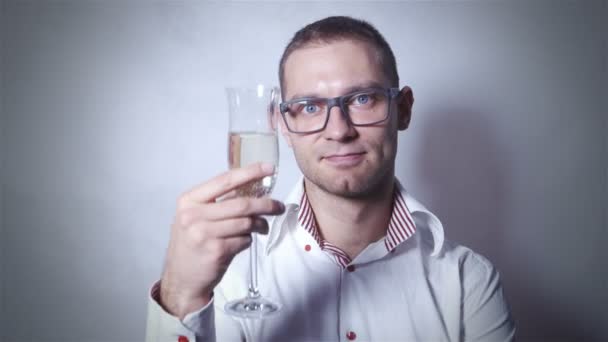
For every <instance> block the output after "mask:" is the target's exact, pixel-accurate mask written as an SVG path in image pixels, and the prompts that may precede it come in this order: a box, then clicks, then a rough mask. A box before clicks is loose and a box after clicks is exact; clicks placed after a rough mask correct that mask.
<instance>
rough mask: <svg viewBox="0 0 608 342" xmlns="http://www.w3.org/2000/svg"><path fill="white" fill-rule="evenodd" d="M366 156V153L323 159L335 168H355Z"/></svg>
mask: <svg viewBox="0 0 608 342" xmlns="http://www.w3.org/2000/svg"><path fill="white" fill-rule="evenodd" d="M364 154H365V152H350V153H340V154H331V155H327V156H325V157H323V158H322V159H323V160H324V161H326V162H327V163H330V164H332V165H335V166H341V167H345V166H354V165H357V164H359V163H360V162H362V161H363V156H364Z"/></svg>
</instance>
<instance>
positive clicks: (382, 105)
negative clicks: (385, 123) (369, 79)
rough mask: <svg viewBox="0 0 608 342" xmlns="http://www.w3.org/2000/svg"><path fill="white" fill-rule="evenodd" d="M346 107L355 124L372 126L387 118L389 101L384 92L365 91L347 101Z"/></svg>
mask: <svg viewBox="0 0 608 342" xmlns="http://www.w3.org/2000/svg"><path fill="white" fill-rule="evenodd" d="M345 107H346V109H347V110H348V114H349V116H350V119H351V121H352V122H353V124H355V125H366V124H372V123H376V122H379V121H382V120H384V119H386V118H387V116H388V110H389V99H388V96H387V94H386V92H385V91H384V90H379V89H378V90H375V89H374V90H365V91H362V92H358V93H355V94H353V95H352V96H349V97H348V98H347V99H345Z"/></svg>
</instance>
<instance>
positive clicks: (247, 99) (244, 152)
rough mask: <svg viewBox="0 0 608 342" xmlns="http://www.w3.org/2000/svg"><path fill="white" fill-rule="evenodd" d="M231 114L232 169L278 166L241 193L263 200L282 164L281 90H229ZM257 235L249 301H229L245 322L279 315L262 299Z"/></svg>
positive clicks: (251, 255) (231, 311)
mask: <svg viewBox="0 0 608 342" xmlns="http://www.w3.org/2000/svg"><path fill="white" fill-rule="evenodd" d="M226 95H227V97H228V110H229V118H230V121H229V133H228V163H229V166H230V168H231V169H233V168H239V167H244V166H246V165H248V164H252V163H257V162H264V163H269V164H272V165H274V166H275V173H274V174H273V175H270V176H267V177H264V178H262V179H261V180H257V181H253V182H250V183H248V184H245V185H244V186H241V187H240V188H239V189H237V194H238V196H251V197H262V196H266V195H268V194H270V192H271V191H272V188H273V187H274V184H275V181H276V175H277V166H278V162H279V145H278V140H277V132H276V127H277V124H276V118H277V115H276V112H277V110H276V108H277V106H278V101H279V98H280V96H279V89H278V88H276V87H267V86H264V85H261V84H259V85H257V86H255V87H251V88H247V87H239V88H227V89H226ZM256 236H257V234H255V233H253V234H251V246H250V247H249V268H250V269H249V275H250V276H249V286H248V291H247V296H246V297H245V298H241V299H237V300H233V301H229V302H228V303H226V305H225V310H226V312H227V313H228V314H231V315H233V316H237V317H243V318H263V317H265V316H268V315H270V314H273V313H276V312H278V311H279V309H280V305H279V304H278V303H275V302H273V301H271V300H269V299H268V298H264V297H262V295H261V294H260V291H259V289H258V277H257V255H256V251H257V246H256V245H257V243H256V242H257V237H256Z"/></svg>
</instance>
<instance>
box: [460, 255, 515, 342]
mask: <svg viewBox="0 0 608 342" xmlns="http://www.w3.org/2000/svg"><path fill="white" fill-rule="evenodd" d="M462 271H463V273H462V274H463V285H464V294H463V295H464V300H463V307H462V310H463V312H462V315H463V316H462V317H463V331H462V339H463V340H464V341H512V340H513V338H514V335H515V324H514V322H513V318H512V317H511V313H510V311H509V307H508V305H507V301H506V299H505V296H504V293H503V289H502V286H501V284H500V276H499V274H498V272H497V271H496V269H495V268H494V267H493V266H492V264H491V263H490V262H489V261H488V260H487V259H485V258H484V257H482V256H480V255H477V254H471V255H469V257H468V258H467V259H466V260H465V261H464V262H463V270H462Z"/></svg>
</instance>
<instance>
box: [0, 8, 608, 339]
mask: <svg viewBox="0 0 608 342" xmlns="http://www.w3.org/2000/svg"><path fill="white" fill-rule="evenodd" d="M1 11H2V12H1V18H0V22H1V31H2V32H1V41H2V45H1V53H0V56H1V58H2V64H1V68H0V72H1V82H2V86H1V93H0V95H1V98H0V104H1V105H2V107H1V108H2V116H1V119H2V122H1V123H0V125H1V126H0V127H1V130H0V132H1V134H2V135H1V140H0V141H1V144H0V146H1V149H0V151H1V155H0V156H1V158H0V161H1V164H0V165H1V167H2V177H1V180H2V196H1V197H0V199H1V202H0V206H1V208H2V210H1V211H0V215H1V216H0V218H1V223H2V226H1V230H0V232H1V234H2V235H1V246H0V248H1V259H0V261H1V262H0V266H1V268H0V270H1V273H0V277H1V278H0V279H1V281H0V284H1V289H2V296H1V301H2V302H1V303H0V304H1V305H0V307H1V309H2V313H1V323H2V327H0V328H1V331H2V334H1V336H2V339H3V340H6V341H140V340H142V339H143V332H144V325H145V313H146V311H145V310H146V300H147V291H148V288H149V286H150V285H151V284H152V283H153V282H154V281H155V280H156V279H157V278H158V277H159V275H160V271H161V266H162V260H163V258H164V251H165V248H166V245H167V241H168V231H169V225H170V223H171V221H172V219H173V215H174V210H175V200H176V198H177V196H178V195H179V194H180V193H182V192H183V191H185V190H187V189H189V188H191V187H192V186H194V185H196V184H198V183H200V182H202V181H203V180H205V179H208V178H209V177H211V176H213V175H215V174H217V173H219V172H221V171H223V170H225V169H226V168H227V163H226V155H225V154H226V153H225V152H226V128H227V120H226V104H225V99H224V92H223V87H224V86H225V85H228V84H234V83H246V82H254V81H263V82H273V83H276V70H277V62H278V59H279V57H280V54H281V52H282V49H283V47H284V45H285V44H286V43H287V41H288V39H289V38H290V37H291V35H292V34H293V33H294V32H295V31H296V30H297V29H298V28H300V27H301V26H303V25H304V24H306V23H308V22H311V21H313V20H315V19H319V18H321V17H324V16H325V15H330V14H347V15H353V16H357V17H362V18H365V19H367V20H369V21H370V22H372V23H373V24H375V25H376V26H377V27H378V28H379V29H380V31H381V32H383V34H384V35H385V37H386V38H387V40H388V41H389V43H390V44H391V45H392V47H393V49H394V51H395V54H396V56H397V61H398V65H399V71H400V75H401V79H402V84H408V85H410V86H411V87H412V88H413V90H414V95H415V98H416V102H415V105H414V117H413V121H412V125H411V129H410V130H408V131H406V132H405V133H403V134H402V135H401V137H400V150H399V156H398V160H397V173H398V176H399V177H400V178H401V180H402V181H403V183H404V184H405V186H406V187H407V188H408V189H409V190H410V191H411V192H412V193H413V194H414V195H415V196H416V197H418V198H419V199H420V200H421V201H422V202H423V203H425V204H427V206H428V207H429V208H430V209H432V210H434V211H435V212H436V213H437V214H438V216H439V217H440V218H441V219H442V221H443V222H444V224H445V227H446V234H447V236H448V237H449V238H450V239H452V240H455V241H458V242H460V243H462V244H464V245H467V246H470V247H472V248H474V249H475V250H476V251H478V252H480V253H482V254H484V255H486V256H487V257H489V258H490V259H491V260H492V261H493V262H494V264H495V265H496V266H497V267H498V269H499V270H500V271H501V274H502V277H503V284H504V287H505V291H506V293H507V296H508V298H509V300H510V305H511V307H512V311H513V313H514V315H515V317H516V319H517V323H518V327H519V330H518V335H519V337H520V340H521V341H544V340H547V341H549V340H550V341H556V340H560V339H562V340H585V341H592V340H597V341H600V340H603V341H608V328H607V327H608V315H607V311H606V306H607V305H608V295H607V287H608V286H607V285H608V283H607V278H606V273H608V272H607V268H608V267H607V266H608V265H607V261H606V260H607V257H608V255H607V254H608V253H607V252H606V250H607V249H606V247H605V245H606V242H607V216H606V215H607V214H606V213H607V209H608V205H607V200H608V183H607V178H608V171H607V164H606V163H607V157H608V153H607V149H608V142H607V139H606V136H607V123H606V114H607V107H608V106H607V105H608V104H607V98H608V93H607V64H606V63H607V62H606V60H607V50H606V44H607V40H606V39H607V36H606V32H608V26H606V21H608V20H607V17H608V10H607V5H606V2H601V1H595V2H594V1H550V2H541V1H532V2H391V3H365V2H349V3H346V2H339V3H318V2H309V3H283V4H281V3H231V4H226V3H203V2H198V1H196V2H195V1H188V2H183V1H181V2H143V1H141V2H136V1H79V2H78V1H36V2H31V1H8V2H7V1H3V2H2V6H1ZM281 151H282V157H281V173H280V177H279V183H278V186H277V189H276V192H275V194H274V196H275V197H277V198H281V197H282V196H284V195H285V194H286V193H287V191H288V189H289V188H290V186H291V185H292V184H293V182H294V181H295V180H296V178H297V177H298V170H297V167H296V165H295V162H294V160H293V157H292V156H291V154H290V151H289V150H288V149H287V148H286V146H285V145H284V144H282V145H281Z"/></svg>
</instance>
